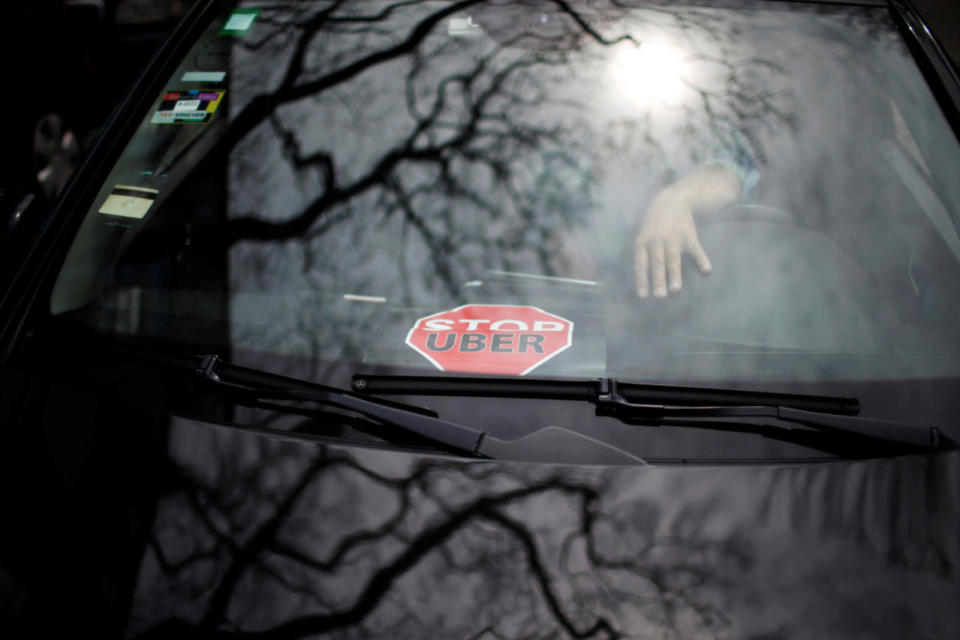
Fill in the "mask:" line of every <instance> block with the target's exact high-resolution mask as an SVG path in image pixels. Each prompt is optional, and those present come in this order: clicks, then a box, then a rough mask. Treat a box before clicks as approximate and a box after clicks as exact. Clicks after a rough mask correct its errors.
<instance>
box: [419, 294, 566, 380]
mask: <svg viewBox="0 0 960 640" xmlns="http://www.w3.org/2000/svg"><path fill="white" fill-rule="evenodd" d="M406 343H407V344H408V345H410V346H411V347H413V348H414V349H416V351H417V353H419V354H420V355H422V356H423V357H424V358H426V359H427V360H429V361H430V362H432V363H433V364H434V366H435V367H437V368H438V369H440V370H441V371H460V372H469V373H490V374H498V375H507V376H522V375H526V374H528V373H530V372H531V371H533V370H534V369H536V368H537V367H539V366H540V365H541V364H543V363H544V362H546V361H547V360H549V359H550V358H552V357H553V356H555V355H557V354H558V353H560V352H561V351H563V350H564V349H566V348H567V347H569V346H570V345H571V344H573V322H571V321H570V320H567V319H566V318H561V317H560V316H556V315H554V314H552V313H547V312H546V311H544V310H543V309H538V308H537V307H520V306H515V305H494V304H468V305H464V306H462V307H457V308H456V309H450V310H449V311H441V312H440V313H435V314H433V315H429V316H427V317H425V318H420V319H419V320H417V322H416V323H415V324H414V325H413V328H412V329H410V332H409V333H407V340H406Z"/></svg>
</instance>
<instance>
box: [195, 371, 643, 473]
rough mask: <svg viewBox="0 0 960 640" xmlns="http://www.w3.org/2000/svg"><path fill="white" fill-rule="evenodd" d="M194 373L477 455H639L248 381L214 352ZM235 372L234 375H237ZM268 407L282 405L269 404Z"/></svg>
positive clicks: (572, 438) (251, 397) (621, 459)
mask: <svg viewBox="0 0 960 640" xmlns="http://www.w3.org/2000/svg"><path fill="white" fill-rule="evenodd" d="M196 374H197V375H198V376H200V377H201V378H203V379H204V380H206V381H207V382H208V383H210V384H213V385H215V386H216V387H218V388H219V389H220V390H222V391H225V392H227V393H229V394H233V395H239V396H240V397H241V398H242V399H244V400H247V401H259V400H289V401H302V402H311V403H315V404H319V405H321V406H324V407H336V408H340V409H346V410H348V411H351V412H353V413H356V414H359V415H361V416H363V417H365V418H368V419H372V420H375V421H377V422H380V423H383V424H386V425H390V426H394V427H399V428H401V429H403V430H405V431H407V432H410V433H413V434H416V435H418V436H420V437H421V438H424V439H426V440H429V441H430V442H432V443H434V444H437V445H440V446H442V447H444V448H446V449H448V450H452V451H455V452H457V453H460V454H463V455H468V456H471V457H477V458H496V459H521V460H526V461H550V462H561V463H562V462H567V463H574V462H578V463H592V464H637V463H641V464H642V463H643V460H642V459H640V458H637V457H636V456H634V455H632V454H630V453H628V452H626V451H624V450H622V449H620V448H619V447H615V446H613V445H609V444H607V443H605V442H601V441H599V440H596V439H594V438H590V437H588V436H584V435H582V434H579V433H576V432H574V431H570V430H567V429H563V428H561V427H552V426H551V427H544V428H542V429H539V430H537V431H534V432H533V433H530V434H528V435H526V436H524V437H522V438H518V439H516V440H503V439H501V438H496V437H494V436H492V435H490V434H489V433H487V432H486V431H481V430H478V429H473V428H471V427H467V426H464V425H461V424H457V423H455V422H450V421H449V420H443V419H442V418H439V417H438V416H437V414H436V413H435V412H433V411H430V410H429V409H424V408H423V407H417V406H414V405H407V404H403V403H399V402H391V401H386V400H381V399H378V398H369V397H360V396H358V395H356V394H353V393H351V392H349V391H344V390H341V389H336V388H333V387H324V386H321V385H310V388H304V386H303V385H305V384H307V383H303V382H300V387H298V388H285V387H274V386H259V385H252V384H249V383H245V382H244V383H242V382H238V381H237V380H236V379H237V378H239V379H240V380H245V381H248V380H249V379H250V377H251V375H253V376H254V377H256V376H257V375H259V372H256V371H249V370H245V369H243V368H241V367H236V366H234V365H224V364H223V362H222V360H221V359H220V358H219V356H215V355H205V356H201V358H200V363H199V365H198V366H197V368H196ZM238 374H239V375H238ZM271 408H273V409H281V408H282V407H279V406H276V405H271Z"/></svg>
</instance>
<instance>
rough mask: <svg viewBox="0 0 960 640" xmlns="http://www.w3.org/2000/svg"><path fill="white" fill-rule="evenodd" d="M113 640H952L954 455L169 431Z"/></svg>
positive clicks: (957, 556) (958, 523)
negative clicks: (765, 452)
mask: <svg viewBox="0 0 960 640" xmlns="http://www.w3.org/2000/svg"><path fill="white" fill-rule="evenodd" d="M168 445H169V448H168V451H169V464H168V465H167V469H166V471H165V472H164V473H165V476H166V477H165V478H164V480H163V486H164V487H165V489H164V491H163V493H162V496H161V498H160V501H159V503H158V506H157V508H156V511H155V516H154V520H153V524H152V527H151V531H150V536H149V543H148V544H147V546H146V551H145V553H144V555H143V557H142V559H141V561H140V568H139V572H138V578H137V584H136V589H135V593H134V598H133V605H132V612H131V616H130V619H129V623H128V629H127V633H128V635H130V636H139V635H142V634H149V635H153V634H159V635H167V634H172V635H177V636H182V635H184V634H185V633H186V632H187V631H188V630H189V631H193V632H197V631H199V632H203V633H204V634H206V633H213V632H218V633H219V634H222V635H228V636H229V635H250V634H263V635H266V636H270V637H283V638H300V637H314V636H317V635H321V634H331V635H333V636H336V637H389V638H405V637H416V638H422V637H451V638H453V637H456V638H490V639H493V638H517V637H537V638H540V637H598V638H607V637H638V638H646V637H651V638H652V637H657V638H660V637H683V638H699V637H711V638H714V637H736V638H768V637H770V638H772V637H784V638H786V637H817V638H833V637H836V638H841V637H842V638H856V637H871V638H876V637H891V638H893V637H896V638H903V637H960V616H958V613H957V608H956V603H957V602H960V580H958V576H957V565H958V561H960V536H958V535H957V532H958V531H960V511H958V506H960V499H958V498H960V496H958V493H960V454H958V453H948V454H941V455H932V456H909V457H902V458H896V459H885V460H875V461H859V462H831V463H816V464H793V465H779V464H762V465H748V466H743V465H740V466H733V465H730V466H692V465H688V466H683V465H678V466H632V467H590V466H555V465H546V464H524V463H502V462H491V461H474V460H463V459H456V458H451V457H442V456H431V455H422V454H414V453H409V452H403V451H391V450H380V449H368V448H358V447H348V446H331V445H329V444H325V443H321V442H315V441H310V440H304V439H302V438H295V437H286V436H277V437H265V436H264V435H262V434H260V433H255V432H251V431H243V430H239V429H236V428H231V427H224V426H217V425H212V424H209V423H204V422H197V421H193V420H185V419H174V420H173V422H172V424H171V427H170V431H169V438H168Z"/></svg>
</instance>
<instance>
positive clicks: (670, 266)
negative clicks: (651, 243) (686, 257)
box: [667, 242, 683, 291]
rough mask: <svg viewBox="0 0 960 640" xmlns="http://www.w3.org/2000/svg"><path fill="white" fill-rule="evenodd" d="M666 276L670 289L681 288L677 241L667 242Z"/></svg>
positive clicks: (681, 276)
mask: <svg viewBox="0 0 960 640" xmlns="http://www.w3.org/2000/svg"><path fill="white" fill-rule="evenodd" d="M667 276H668V277H669V282H670V291H680V289H682V288H683V275H682V263H681V260H680V243H679V242H667Z"/></svg>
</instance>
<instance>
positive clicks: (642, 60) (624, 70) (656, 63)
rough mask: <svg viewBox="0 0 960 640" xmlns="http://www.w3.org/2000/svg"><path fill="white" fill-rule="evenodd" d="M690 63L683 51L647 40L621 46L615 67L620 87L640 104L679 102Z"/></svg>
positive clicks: (684, 89)
mask: <svg viewBox="0 0 960 640" xmlns="http://www.w3.org/2000/svg"><path fill="white" fill-rule="evenodd" d="M686 67H687V63H686V62H685V60H684V57H683V53H682V52H681V51H680V50H679V49H678V48H677V47H674V46H672V45H669V44H661V43H643V44H641V45H640V46H639V47H635V46H632V45H627V46H621V47H618V51H617V52H616V53H615V54H614V56H613V60H612V65H611V70H612V73H613V79H614V82H615V84H616V86H617V90H618V91H621V92H622V93H623V94H624V95H625V96H627V97H628V98H630V100H632V101H634V102H638V103H650V102H651V101H654V102H662V103H667V104H670V103H675V102H677V101H679V100H680V99H681V98H682V97H683V94H684V93H685V91H686V90H687V87H686V85H685V84H684V82H683V78H684V73H685V71H686V70H687V69H686Z"/></svg>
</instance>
